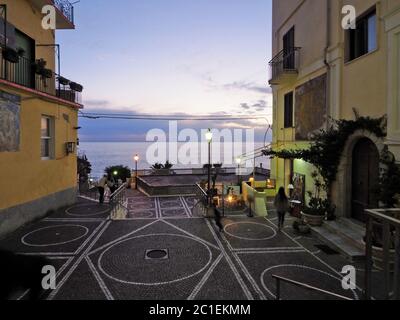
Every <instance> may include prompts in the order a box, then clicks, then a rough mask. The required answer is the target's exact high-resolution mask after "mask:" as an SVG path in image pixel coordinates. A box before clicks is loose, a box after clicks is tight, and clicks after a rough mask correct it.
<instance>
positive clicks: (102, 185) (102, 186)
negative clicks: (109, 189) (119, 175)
mask: <svg viewBox="0 0 400 320" xmlns="http://www.w3.org/2000/svg"><path fill="white" fill-rule="evenodd" d="M107 183H108V178H107V175H106V174H105V175H104V176H103V178H101V179H100V181H99V183H98V185H97V189H98V191H99V194H100V198H99V202H100V204H103V203H104V190H105V187H106V186H107Z"/></svg>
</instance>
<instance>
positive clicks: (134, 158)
mask: <svg viewBox="0 0 400 320" xmlns="http://www.w3.org/2000/svg"><path fill="white" fill-rule="evenodd" d="M139 159H140V158H139V155H138V154H137V155H135V156H134V157H133V160H135V189H136V190H137V189H138V183H137V179H138V162H139Z"/></svg>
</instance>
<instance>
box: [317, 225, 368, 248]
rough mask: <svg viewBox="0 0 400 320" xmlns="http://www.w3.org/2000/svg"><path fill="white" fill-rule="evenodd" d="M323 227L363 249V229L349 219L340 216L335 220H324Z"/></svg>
mask: <svg viewBox="0 0 400 320" xmlns="http://www.w3.org/2000/svg"><path fill="white" fill-rule="evenodd" d="M324 227H325V228H327V229H328V230H330V231H332V232H334V233H336V234H338V235H339V236H341V237H343V238H344V239H346V240H348V242H350V243H352V244H353V245H354V246H356V247H358V248H359V249H361V250H364V244H363V238H364V236H365V229H364V228H363V227H362V226H360V225H358V224H355V223H354V222H352V221H351V220H350V219H345V218H342V219H340V220H336V221H326V222H325V224H324Z"/></svg>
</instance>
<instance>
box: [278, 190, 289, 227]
mask: <svg viewBox="0 0 400 320" xmlns="http://www.w3.org/2000/svg"><path fill="white" fill-rule="evenodd" d="M274 206H275V208H276V211H277V212H278V219H279V220H278V229H279V231H281V230H282V229H283V226H284V224H285V215H286V212H288V211H289V199H288V197H287V196H286V193H285V189H284V188H283V187H281V188H280V189H279V192H278V194H277V195H276V196H275V200H274Z"/></svg>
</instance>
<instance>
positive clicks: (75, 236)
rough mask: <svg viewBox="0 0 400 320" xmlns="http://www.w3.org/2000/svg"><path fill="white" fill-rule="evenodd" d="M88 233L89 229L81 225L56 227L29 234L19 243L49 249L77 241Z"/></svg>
mask: <svg viewBox="0 0 400 320" xmlns="http://www.w3.org/2000/svg"><path fill="white" fill-rule="evenodd" d="M88 233H89V229H88V228H86V227H84V226H81V225H72V224H66V225H57V226H50V227H44V228H40V229H37V230H34V231H32V232H29V233H28V234H26V235H25V236H24V237H23V238H22V239H21V241H22V243H23V244H24V245H26V246H29V247H51V246H59V245H63V244H67V243H71V242H74V241H77V240H79V239H81V238H83V237H85V236H86V235H87V234H88Z"/></svg>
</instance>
